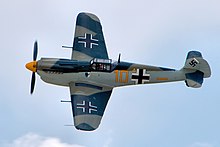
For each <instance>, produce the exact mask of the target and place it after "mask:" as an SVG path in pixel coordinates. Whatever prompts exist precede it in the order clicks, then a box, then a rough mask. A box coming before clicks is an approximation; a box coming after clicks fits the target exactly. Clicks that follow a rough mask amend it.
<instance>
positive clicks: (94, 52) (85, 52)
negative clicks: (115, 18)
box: [72, 13, 108, 61]
mask: <svg viewBox="0 0 220 147" xmlns="http://www.w3.org/2000/svg"><path fill="white" fill-rule="evenodd" d="M92 58H103V59H108V53H107V50H106V45H105V40H104V36H103V32H102V26H101V23H100V20H99V19H98V17H97V16H95V15H94V14H91V13H80V14H79V15H78V16H77V20H76V28H75V35H74V41H73V51H72V59H73V60H84V61H88V60H91V59H92Z"/></svg>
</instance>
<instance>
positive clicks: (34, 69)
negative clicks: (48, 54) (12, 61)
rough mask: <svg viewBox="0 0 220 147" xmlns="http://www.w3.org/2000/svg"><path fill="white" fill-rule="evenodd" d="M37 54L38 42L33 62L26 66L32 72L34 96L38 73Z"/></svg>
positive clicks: (31, 91) (35, 43)
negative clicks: (36, 74) (36, 73)
mask: <svg viewBox="0 0 220 147" xmlns="http://www.w3.org/2000/svg"><path fill="white" fill-rule="evenodd" d="M37 54H38V45H37V41H35V42H34V51H33V61H32V62H29V63H27V64H26V68H27V69H28V70H30V71H32V76H31V90H30V93H31V94H33V92H34V86H35V79H36V76H35V72H37V61H36V60H37Z"/></svg>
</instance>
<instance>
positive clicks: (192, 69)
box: [182, 51, 211, 88]
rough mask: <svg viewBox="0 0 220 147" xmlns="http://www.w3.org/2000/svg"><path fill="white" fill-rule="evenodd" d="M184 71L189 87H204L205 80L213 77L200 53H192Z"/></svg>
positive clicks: (187, 59)
mask: <svg viewBox="0 0 220 147" xmlns="http://www.w3.org/2000/svg"><path fill="white" fill-rule="evenodd" d="M182 71H183V72H184V73H185V77H186V78H185V82H186V85H187V86H188V87H193V88H199V87H201V86H202V83H203V78H208V77H210V76H211V69H210V66H209V64H208V62H207V61H206V60H205V59H203V57H202V54H201V53H200V52H198V51H190V52H189V53H188V55H187V57H186V62H185V65H184V67H183V68H182Z"/></svg>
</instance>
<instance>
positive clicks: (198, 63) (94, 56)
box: [26, 13, 211, 131]
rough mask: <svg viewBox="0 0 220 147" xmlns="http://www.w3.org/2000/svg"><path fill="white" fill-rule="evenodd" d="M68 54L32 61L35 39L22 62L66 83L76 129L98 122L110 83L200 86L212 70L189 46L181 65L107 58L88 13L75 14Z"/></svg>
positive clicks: (49, 80) (49, 78)
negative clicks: (29, 54) (172, 66)
mask: <svg viewBox="0 0 220 147" xmlns="http://www.w3.org/2000/svg"><path fill="white" fill-rule="evenodd" d="M69 48H70V49H71V50H72V57H71V59H58V58H41V59H40V60H38V61H37V54H38V44H37V42H35V43H34V52H33V61H32V62H29V63H27V64H26V68H27V69H29V70H30V71H32V72H33V73H32V79H31V90H30V93H31V94H32V93H33V91H34V85H35V73H37V74H38V75H39V76H40V78H41V79H42V80H43V81H44V82H46V83H50V84H55V85H60V86H66V87H69V89H70V96H71V100H70V101H69V102H71V105H72V112H73V119H74V126H75V128H76V129H79V130H84V131H93V130H95V129H97V128H98V126H99V124H100V122H101V119H102V116H103V114H104V111H105V108H106V105H107V103H108V100H109V98H110V96H111V93H112V90H113V88H114V87H120V86H127V85H138V84H151V83H164V82H174V81H185V83H186V85H187V86H188V87H192V88H199V87H201V86H202V83H203V79H204V78H208V77H210V76H211V70H210V67H209V64H208V63H207V61H206V60H205V59H203V57H202V54H201V53H200V52H198V51H190V52H189V53H188V55H187V57H186V61H185V65H184V66H183V68H182V69H180V70H175V69H170V68H163V67H157V66H149V65H142V64H136V63H129V62H122V61H121V60H120V55H119V57H118V60H117V61H114V60H112V59H109V57H108V53H107V49H106V45H105V40H104V35H103V32H102V26H101V23H100V20H99V18H98V17H97V16H96V15H94V14H91V13H80V14H78V16H77V20H76V28H75V36H74V41H73V46H72V47H69Z"/></svg>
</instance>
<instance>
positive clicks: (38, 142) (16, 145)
mask: <svg viewBox="0 0 220 147" xmlns="http://www.w3.org/2000/svg"><path fill="white" fill-rule="evenodd" d="M3 147H84V146H82V145H77V144H68V143H64V142H61V140H60V139H59V138H55V137H43V136H40V135H38V134H34V133H28V134H26V135H24V136H21V137H19V138H17V139H15V140H14V141H12V142H11V143H7V144H5V145H3Z"/></svg>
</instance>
